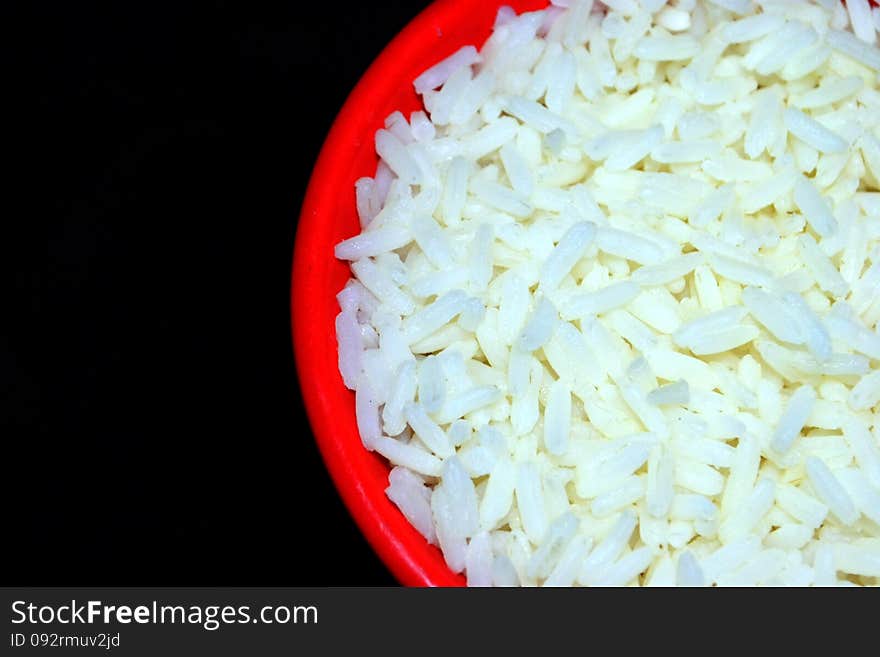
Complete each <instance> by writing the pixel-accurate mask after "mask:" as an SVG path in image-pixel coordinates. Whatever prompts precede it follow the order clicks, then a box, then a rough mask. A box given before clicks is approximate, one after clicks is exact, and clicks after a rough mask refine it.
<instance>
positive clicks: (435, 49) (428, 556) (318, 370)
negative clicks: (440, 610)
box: [290, 0, 549, 586]
mask: <svg viewBox="0 0 880 657" xmlns="http://www.w3.org/2000/svg"><path fill="white" fill-rule="evenodd" d="M505 4H506V5H510V6H512V7H513V8H514V9H515V10H516V11H517V13H519V12H522V11H531V10H535V9H542V8H544V7H546V6H547V5H548V4H549V3H548V1H547V0H498V1H493V2H487V1H486V0H439V1H438V2H435V3H434V4H432V5H431V6H429V7H428V8H427V9H426V10H425V11H423V12H422V13H421V14H419V15H418V16H416V18H415V19H413V21H412V22H411V23H410V24H409V25H407V26H406V28H404V30H403V31H402V32H401V33H400V34H399V35H397V36H396V37H395V38H394V40H393V41H392V42H391V43H390V44H389V45H388V47H387V48H385V50H384V51H383V52H382V53H381V54H380V55H379V57H378V58H377V59H376V61H375V62H373V64H372V66H370V68H369V69H368V70H367V72H366V73H365V74H364V76H363V78H361V80H360V82H358V84H357V86H356V87H355V88H354V91H352V92H351V95H350V96H349V97H348V100H346V102H345V105H343V107H342V110H341V111H340V112H339V116H338V117H337V118H336V121H335V122H334V124H333V127H332V128H331V129H330V134H329V135H328V136H327V140H326V141H325V142H324V147H323V148H322V149H321V154H320V155H319V156H318V161H317V163H316V164H315V169H314V171H313V173H312V178H311V180H310V181H309V186H308V189H307V191H306V196H305V200H304V202H303V207H302V213H301V215H300V219H299V225H298V226H297V233H296V246H295V248H294V255H293V281H292V285H291V292H290V300H291V313H292V315H291V320H292V325H293V346H294V355H295V358H296V365H297V371H298V373H299V380H300V387H301V389H302V394H303V399H304V401H305V406H306V411H307V413H308V416H309V420H310V422H311V425H312V430H313V431H314V434H315V439H316V440H317V442H318V447H319V448H320V450H321V454H322V456H323V457H324V462H325V463H326V464H327V469H328V470H329V471H330V475H331V477H332V478H333V481H334V483H335V484H336V488H337V489H338V490H339V493H340V495H342V499H343V501H344V502H345V504H346V506H347V507H348V510H349V511H350V512H351V514H352V516H354V519H355V521H356V522H357V524H358V526H359V527H360V529H361V531H362V532H363V533H364V536H366V538H367V540H368V541H369V542H370V544H371V545H372V546H373V548H374V549H375V550H376V552H377V553H378V554H379V556H380V557H381V558H382V560H383V561H384V562H385V565H387V566H388V568H389V569H390V570H391V572H392V573H394V575H395V577H397V579H398V580H399V581H400V582H401V583H403V584H406V585H408V586H461V585H463V584H464V578H463V577H462V576H461V575H455V574H453V573H452V572H451V571H450V570H449V568H447V566H446V563H445V562H444V561H443V556H442V555H441V554H440V551H439V550H438V549H437V548H436V547H434V546H432V545H429V544H428V543H427V542H426V541H425V539H424V538H422V536H421V534H419V533H418V532H417V531H416V530H415V529H414V528H413V527H412V526H411V525H410V524H409V522H408V521H407V520H406V518H404V517H403V515H402V514H401V513H400V511H398V509H397V507H396V506H394V505H393V504H392V503H391V502H390V501H389V500H388V498H387V497H386V496H385V488H386V487H387V486H388V465H387V463H386V462H385V461H383V459H382V458H381V457H379V456H377V455H376V454H374V453H371V452H367V451H366V450H365V449H364V447H363V445H362V443H361V440H360V437H359V436H358V432H357V425H356V423H355V412H354V393H352V392H351V391H350V390H348V389H346V388H345V386H344V385H343V384H342V377H341V376H340V374H339V370H338V369H337V357H336V334H335V328H334V319H335V317H336V315H337V314H338V313H339V307H338V306H337V304H336V293H337V292H339V290H341V289H342V287H343V285H345V281H346V280H347V279H348V278H349V276H350V275H351V273H350V271H349V268H348V266H347V265H346V264H345V263H343V262H340V261H338V260H337V259H336V258H335V257H334V256H333V247H334V246H335V245H336V244H337V243H339V242H341V241H342V240H344V239H346V238H348V237H351V236H352V235H355V234H357V233H358V232H359V231H360V227H359V224H358V219H357V211H356V209H355V195H354V183H355V181H356V180H357V179H358V178H360V177H362V176H372V175H373V174H374V172H375V170H376V164H377V163H378V158H377V156H376V151H375V146H374V142H373V135H374V134H375V132H376V130H378V129H379V128H381V127H383V124H384V121H385V117H387V116H388V115H389V114H391V113H392V112H393V111H394V110H400V111H402V112H404V113H405V114H407V115H408V113H409V112H411V111H414V110H417V109H420V108H421V102H420V100H419V98H418V97H417V96H416V94H415V91H414V90H413V86H412V81H413V80H414V79H415V78H416V77H417V76H418V75H419V74H420V73H421V72H422V71H424V70H425V69H427V68H428V67H430V66H431V65H433V64H435V63H437V62H438V61H440V60H441V59H443V58H444V57H446V56H448V55H450V54H452V53H453V52H455V51H456V50H457V49H458V48H460V47H461V46H464V45H468V44H473V45H475V46H477V47H479V46H480V45H481V44H482V43H483V42H484V41H485V40H486V39H487V38H488V37H489V34H490V32H491V30H492V25H493V23H494V20H495V14H496V12H497V10H498V7H500V6H501V5H505Z"/></svg>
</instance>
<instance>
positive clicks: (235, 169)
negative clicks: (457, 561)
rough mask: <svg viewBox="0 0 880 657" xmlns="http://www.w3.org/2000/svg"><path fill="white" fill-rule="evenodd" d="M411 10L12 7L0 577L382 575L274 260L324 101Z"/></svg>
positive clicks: (289, 580) (345, 578)
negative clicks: (315, 413)
mask: <svg viewBox="0 0 880 657" xmlns="http://www.w3.org/2000/svg"><path fill="white" fill-rule="evenodd" d="M426 4H427V3H426V2H408V3H406V2H398V3H377V2H369V3H365V4H363V5H361V8H360V9H358V8H357V6H356V5H351V6H348V5H345V4H340V3H336V2H334V3H323V4H316V5H314V6H311V7H310V8H309V10H308V13H309V15H308V16H307V17H304V16H302V15H301V14H300V13H299V12H300V10H301V8H302V5H301V4H300V3H298V2H292V1H287V2H279V1H271V2H269V1H266V2H219V1H217V2H204V3H193V2H174V3H161V2H160V3H146V4H145V3H132V2H124V3H123V2H117V3H106V4H101V5H98V4H94V3H89V2H66V1H58V2H11V3H7V4H5V5H4V9H3V11H4V17H3V21H2V22H3V25H4V31H5V32H8V34H7V35H6V37H4V38H5V39H6V45H5V46H4V48H6V49H8V52H7V56H6V57H5V60H6V61H5V66H7V67H9V68H11V69H12V70H11V71H10V73H9V75H8V76H7V77H6V81H5V84H4V96H5V97H6V99H5V101H4V102H5V104H6V105H7V108H9V107H12V108H13V109H16V110H19V111H20V116H18V117H17V119H16V121H15V122H12V121H7V122H6V126H5V130H6V131H7V133H8V134H10V135H11V136H12V137H13V139H14V141H15V147H14V148H15V151H14V153H15V156H14V157H9V158H8V161H10V162H12V163H13V164H14V167H15V169H16V171H15V174H14V175H13V177H12V178H11V179H9V180H12V181H13V184H12V185H10V187H12V188H13V189H10V190H9V196H8V197H7V205H6V207H7V210H6V212H4V215H5V216H4V236H3V238H2V240H0V241H2V249H3V252H4V258H3V260H4V267H9V268H10V270H11V271H10V272H9V276H4V279H5V280H6V281H12V283H13V285H14V287H15V288H16V290H15V291H16V292H17V293H18V294H17V295H15V298H16V299H17V300H19V301H21V305H20V306H19V305H17V304H14V303H11V302H9V303H7V304H6V307H7V309H8V310H9V309H12V310H11V312H10V313H9V314H8V315H7V317H6V319H5V320H4V321H3V323H2V324H3V329H2V334H3V337H4V340H3V343H0V344H2V349H3V351H2V359H3V361H2V363H0V370H2V376H3V388H4V393H3V398H4V400H3V404H4V407H5V410H4V411H3V417H2V421H3V428H2V434H0V435H2V440H3V441H4V444H5V447H6V449H4V452H5V457H4V458H3V470H4V475H3V478H4V483H6V484H10V483H11V484H12V486H11V488H12V490H13V496H12V497H7V498H6V505H5V506H6V507H7V511H6V512H5V513H4V516H5V518H6V521H5V524H6V529H5V531H4V535H5V537H6V540H5V541H4V543H5V544H6V546H7V547H8V548H11V552H12V555H11V558H9V557H8V558H7V560H6V564H7V566H9V567H8V568H7V569H5V570H4V573H5V575H6V577H5V578H4V579H7V580H11V581H7V582H6V583H16V584H28V585H37V584H48V583H54V584H73V583H77V584H103V585H117V584H128V585H131V584H177V585H194V584H203V585H220V584H226V585H236V584H252V585H257V584H258V585H282V584H283V585H341V584H348V585H377V584H390V583H393V580H392V578H391V576H390V575H389V574H388V572H387V571H386V570H385V568H384V567H383V566H382V565H381V563H380V562H379V561H378V559H377V558H376V557H375V556H374V555H373V553H372V552H371V550H370V548H369V547H368V546H367V544H366V543H365V541H364V540H363V538H362V537H361V536H360V534H359V532H358V531H357V529H356V527H355V526H354V524H353V522H352V521H351V519H350V518H349V516H348V514H347V512H346V511H345V509H344V507H343V506H342V503H341V502H340V500H339V499H338V497H337V495H336V493H335V491H334V489H333V488H332V485H331V483H330V480H329V478H328V476H327V474H326V471H325V470H324V467H323V464H322V463H321V461H320V458H319V456H318V453H317V451H316V448H315V446H314V443H313V439H312V436H311V433H310V430H309V427H308V424H307V423H306V420H305V418H304V415H303V411H302V407H301V402H300V400H299V396H298V394H299V393H298V390H297V387H296V386H297V384H296V379H295V374H294V368H293V360H292V354H291V347H290V327H289V274H290V264H291V251H292V246H293V237H294V231H295V223H296V217H297V214H298V212H299V207H300V204H301V201H302V195H303V192H304V189H305V185H306V182H307V180H308V175H309V173H310V170H311V167H312V164H313V162H314V160H315V157H316V156H317V153H318V149H319V147H320V144H321V142H322V141H323V139H324V136H325V135H326V132H327V129H328V128H329V126H330V123H331V121H332V119H333V117H334V115H335V114H336V112H337V111H338V109H339V107H340V106H341V104H342V102H343V100H344V99H345V96H346V95H347V93H348V92H349V91H350V89H351V88H352V87H353V85H354V83H355V82H356V81H357V79H358V77H359V76H360V75H361V74H362V73H363V71H364V70H365V69H366V67H367V65H368V64H369V62H370V61H372V59H373V58H374V57H375V55H376V54H378V52H379V51H380V50H381V48H382V47H383V46H384V44H385V43H387V42H388V40H390V38H391V37H392V36H393V35H394V34H395V33H396V32H397V31H399V29H400V28H401V27H402V26H403V25H404V24H405V23H406V22H407V21H408V20H409V19H411V18H412V17H413V16H414V15H415V14H416V13H418V11H419V10H421V8H423V7H424V6H425V5H426ZM10 12H11V15H10ZM6 150H7V155H10V152H9V149H8V148H7V149H6ZM9 180H8V181H7V182H9ZM12 196H14V197H15V198H16V200H18V201H23V203H22V204H20V205H19V204H14V203H13V202H12V201H11V200H10V199H11V197H12ZM12 226H16V227H23V228H24V229H25V230H24V231H23V234H21V233H19V234H15V235H13V231H12ZM340 556H342V557H343V558H342V559H339V557H340Z"/></svg>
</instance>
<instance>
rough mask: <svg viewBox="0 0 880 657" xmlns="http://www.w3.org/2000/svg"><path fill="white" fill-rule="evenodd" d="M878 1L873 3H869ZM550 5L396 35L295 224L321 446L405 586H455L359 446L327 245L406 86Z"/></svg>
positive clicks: (312, 410)
mask: <svg viewBox="0 0 880 657" xmlns="http://www.w3.org/2000/svg"><path fill="white" fill-rule="evenodd" d="M872 1H874V0H872ZM548 4H549V3H548V0H493V1H491V2H490V1H488V0H439V1H438V2H435V3H434V4H432V5H431V6H430V7H428V8H427V9H426V10H425V11H424V12H422V13H421V14H419V15H418V16H417V17H416V18H415V19H413V21H412V22H411V23H410V24H409V25H407V26H406V28H404V30H403V31H402V32H401V33H400V34H399V35H398V36H397V37H395V38H394V40H393V41H392V42H391V43H390V44H389V45H388V47H387V48H385V50H384V51H383V52H382V54H380V55H379V57H378V58H377V59H376V61H375V62H373V64H372V66H370V68H369V69H368V70H367V72H366V73H365V74H364V76H363V78H361V80H360V82H359V83H358V84H357V86H356V87H355V88H354V91H352V93H351V95H350V96H349V97H348V100H346V102H345V105H344V106H343V107H342V110H341V111H340V112H339V116H338V117H337V118H336V121H335V122H334V124H333V127H332V128H331V130H330V134H329V135H328V136H327V140H326V142H325V143H324V147H323V148H322V150H321V154H320V155H319V157H318V161H317V163H316V165H315V169H314V171H313V173H312V178H311V181H310V182H309V186H308V190H307V191H306V196H305V200H304V202H303V207H302V213H301V215H300V219H299V225H298V227H297V235H296V246H295V249H294V259H293V282H292V286H291V293H290V298H291V312H292V316H291V320H292V325H293V345H294V353H295V357H296V364H297V370H298V372H299V379H300V384H301V388H302V394H303V398H304V400H305V405H306V411H307V412H308V416H309V420H310V421H311V424H312V429H313V431H314V434H315V439H316V440H317V442H318V447H319V448H320V450H321V454H322V455H323V457H324V462H325V463H326V464H327V469H328V470H329V471H330V475H331V476H332V478H333V481H334V483H335V484H336V487H337V489H338V490H339V493H340V495H342V499H343V501H344V502H345V504H346V506H347V507H348V510H349V511H350V512H351V514H352V516H354V519H355V521H356V522H357V524H358V526H359V527H360V529H361V531H362V532H363V533H364V535H365V536H366V538H367V540H368V541H369V542H370V544H371V545H372V546H373V548H374V549H375V550H376V552H377V553H378V554H379V556H380V557H381V558H382V560H383V561H384V562H385V564H386V565H387V566H388V568H389V569H390V570H391V572H392V573H394V575H395V576H396V577H397V579H398V580H399V581H400V582H401V583H403V584H406V585H409V586H461V585H463V584H464V583H465V580H464V578H463V577H462V576H460V575H455V574H453V573H452V572H451V571H450V570H449V569H448V568H447V567H446V564H445V562H444V561H443V556H442V555H441V554H440V551H439V550H438V549H437V548H435V547H433V546H431V545H428V543H427V542H426V541H425V539H424V538H422V536H421V535H420V534H419V533H418V532H417V531H416V530H415V529H414V528H413V527H412V526H411V525H410V524H409V522H407V520H406V519H405V518H404V517H403V515H402V514H401V513H400V512H399V511H398V509H397V507H395V506H394V505H393V504H392V503H391V502H390V501H389V500H388V498H387V497H386V496H385V488H386V487H387V485H388V465H387V464H386V463H385V462H384V461H383V460H382V459H381V457H379V456H377V455H376V454H374V453H370V452H367V451H366V450H365V449H364V447H363V445H362V444H361V441H360V438H359V436H358V432H357V426H356V423H355V412H354V394H353V393H352V392H351V391H349V390H348V389H346V388H345V386H344V385H343V384H342V377H341V376H340V374H339V370H338V369H337V356H336V335H335V328H334V319H335V317H336V315H337V313H338V312H339V308H338V306H337V304H336V293H337V292H339V290H341V289H342V287H343V285H345V281H346V280H347V279H348V278H349V276H350V272H349V269H348V266H347V265H346V264H345V263H342V262H340V261H338V260H336V258H335V257H334V256H333V247H334V246H335V245H336V244H337V243H339V242H341V241H342V240H343V239H346V238H348V237H351V236H352V235H355V234H357V233H358V232H359V230H360V229H359V224H358V220H357V212H356V209H355V194H354V183H355V181H356V180H357V179H358V178H360V177H362V176H372V175H373V173H374V172H375V170H376V164H377V162H378V159H377V156H376V152H375V148H374V142H373V135H374V134H375V132H376V130H378V129H379V128H381V127H383V124H384V120H385V117H387V116H388V115H389V114H391V112H393V111H394V110H400V111H402V112H404V113H407V114H408V113H409V112H411V111H413V110H416V109H419V108H420V107H421V103H420V101H419V99H418V97H417V96H416V94H415V91H414V90H413V86H412V81H413V80H414V79H415V78H416V77H417V76H418V75H419V74H420V73H421V72H422V71H424V70H425V69H427V68H428V67H430V66H431V65H433V64H435V63H436V62H438V61H439V60H441V59H443V58H444V57H446V56H447V55H450V54H452V53H453V52H455V51H456V50H457V49H458V48H460V47H461V46H463V45H468V44H473V45H476V46H478V47H479V46H480V45H481V44H482V43H483V42H484V41H485V40H486V39H487V38H488V36H489V34H490V32H491V29H492V24H493V23H494V19H495V14H496V12H497V10H498V7H500V6H501V5H510V6H512V7H513V8H514V9H515V10H516V11H517V13H519V12H522V11H532V10H535V9H542V8H544V7H546V6H547V5H548Z"/></svg>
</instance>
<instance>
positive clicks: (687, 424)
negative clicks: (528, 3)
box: [336, 0, 880, 586]
mask: <svg viewBox="0 0 880 657" xmlns="http://www.w3.org/2000/svg"><path fill="white" fill-rule="evenodd" d="M878 31H880V11H878V9H876V8H875V9H873V10H872V9H871V7H870V6H869V5H868V3H867V0H849V2H848V3H847V6H846V7H844V6H843V5H842V4H840V3H839V2H838V1H837V0H819V1H817V2H815V3H809V2H805V1H794V0H755V1H754V2H753V1H752V0H706V1H703V0H679V1H678V2H673V3H669V4H667V3H666V2H665V1H664V0H604V3H600V2H598V1H596V2H594V1H593V0H567V1H562V0H556V1H554V3H553V6H550V7H549V8H548V9H546V10H545V11H540V12H534V13H526V14H522V15H519V16H517V15H516V14H515V13H514V12H513V11H512V10H511V9H510V8H508V7H502V8H501V9H500V10H499V11H498V15H497V20H496V23H495V29H494V32H493V34H492V36H491V37H490V38H489V40H488V41H487V42H486V43H485V45H484V46H483V47H482V49H481V50H479V51H478V50H477V49H476V48H474V47H472V46H468V47H465V48H462V49H461V50H459V51H457V52H455V53H454V54H452V55H451V56H450V57H448V58H447V59H445V60H444V61H442V62H440V63H439V64H437V65H436V66H434V67H432V68H431V69H429V70H428V71H426V72H425V73H424V74H423V75H421V76H419V77H418V78H417V79H416V80H415V88H416V91H417V92H418V93H419V94H421V96H422V98H423V100H424V106H425V109H426V110H427V111H426V112H421V111H419V112H414V113H412V114H411V115H410V116H409V117H408V119H407V117H405V116H403V115H402V114H401V113H399V112H395V113H394V114H392V115H391V116H389V117H388V119H387V120H386V122H385V129H383V130H379V131H378V132H377V133H376V150H377V151H378V154H379V156H380V157H381V160H380V162H379V166H378V169H377V170H376V174H375V177H373V178H363V179H361V180H359V181H358V182H357V186H356V194H357V208H358V214H359V216H360V222H361V227H362V231H361V233H360V234H359V235H357V236H355V237H352V238H351V239H348V240H345V241H344V242H342V243H341V244H339V245H338V246H337V247H336V256H337V257H338V258H341V259H344V260H347V261H350V262H351V269H352V272H353V273H354V278H353V279H351V280H350V281H349V283H348V284H347V285H346V287H345V289H343V290H342V291H341V292H340V293H339V296H338V299H339V304H340V307H341V309H342V312H341V313H340V314H339V316H338V318H337V321H336V329H337V334H338V341H339V368H340V371H341V373H342V376H343V378H344V381H345V384H346V385H347V386H348V387H349V388H351V389H353V390H354V391H355V400H356V409H357V421H358V427H359V430H360V435H361V438H362V440H363V443H364V446H365V447H366V448H367V449H369V450H375V451H376V452H378V453H379V454H381V455H382V456H383V457H385V458H386V459H387V460H388V461H389V462H390V463H391V464H392V469H391V472H390V475H389V487H388V490H387V493H388V496H389V497H390V498H391V500H393V502H394V503H395V504H396V505H397V506H398V507H399V508H400V510H401V511H402V512H403V514H404V515H405V516H406V517H407V518H408V519H409V521H410V522H411V523H412V525H413V526H414V527H415V528H416V529H418V531H419V532H421V533H422V534H423V535H424V537H425V539H426V540H427V541H429V542H430V543H433V544H435V545H438V546H439V548H440V549H441V550H442V552H443V556H444V557H445V560H446V563H447V564H448V565H449V568H450V569H451V570H453V571H454V572H456V573H465V574H466V576H467V581H468V584H470V585H476V586H485V585H496V586H514V585H524V586H534V585H547V586H569V585H621V586H630V585H675V584H678V585H690V586H711V585H810V584H816V585H846V586H851V585H876V584H877V583H878V579H880V447H878V445H880V407H878V402H880V369H878V364H880V334H878V331H877V327H876V325H877V321H878V319H880V85H878V71H880V49H878V48H877V47H875V45H874V44H875V42H876V37H877V32H878Z"/></svg>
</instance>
